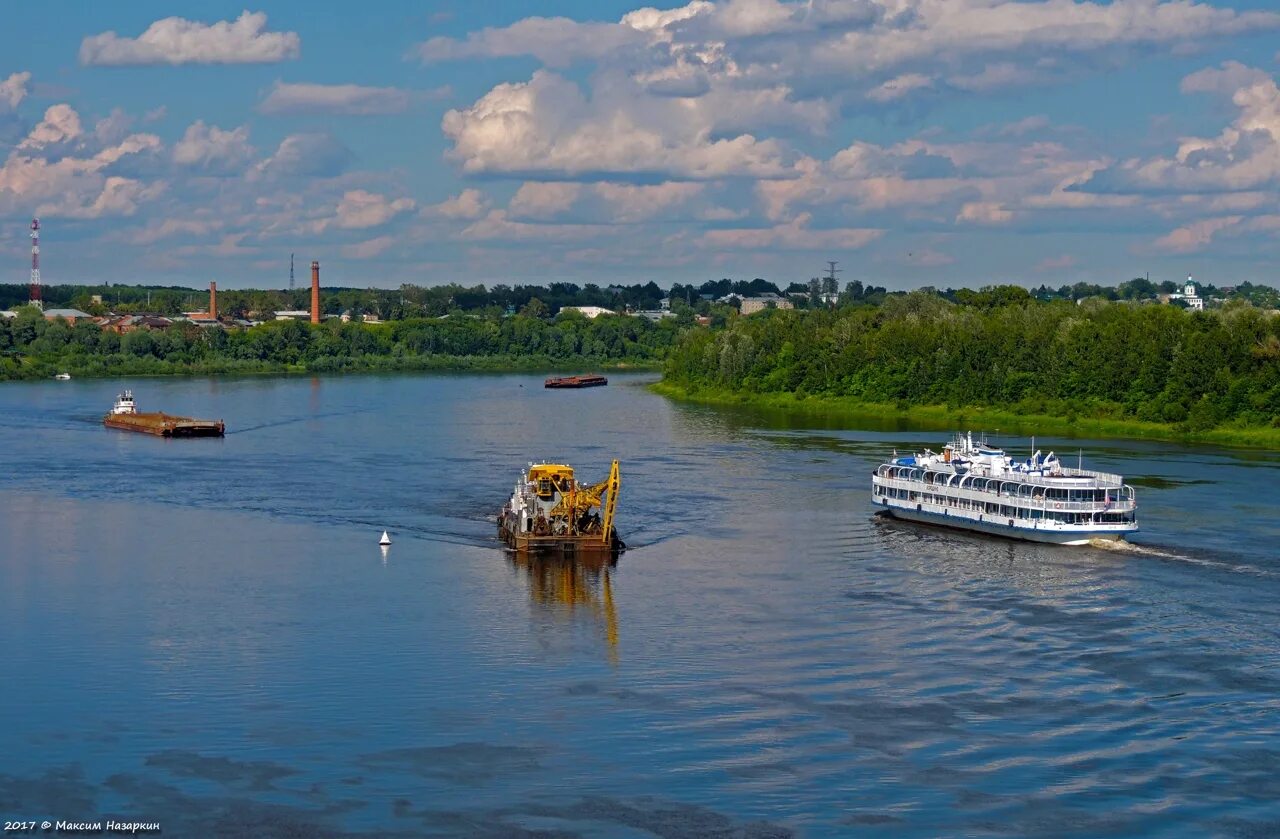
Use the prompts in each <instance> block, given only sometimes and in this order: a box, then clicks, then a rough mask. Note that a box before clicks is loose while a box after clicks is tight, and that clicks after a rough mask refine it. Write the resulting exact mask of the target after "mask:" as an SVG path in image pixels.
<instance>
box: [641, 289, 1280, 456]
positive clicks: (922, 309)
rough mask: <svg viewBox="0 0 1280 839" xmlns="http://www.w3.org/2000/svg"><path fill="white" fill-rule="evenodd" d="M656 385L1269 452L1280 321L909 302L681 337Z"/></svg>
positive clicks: (827, 409) (1070, 306)
mask: <svg viewBox="0 0 1280 839" xmlns="http://www.w3.org/2000/svg"><path fill="white" fill-rule="evenodd" d="M658 390H659V392H663V393H665V394H667V395H670V396H674V397H678V398H685V399H691V400H694V401H700V402H704V403H708V404H719V405H734V404H736V405H741V406H753V407H756V408H772V409H785V410H789V411H804V412H806V413H809V414H811V415H812V414H815V413H825V414H827V415H829V416H831V417H833V418H845V419H848V420H855V419H857V420H862V421H864V422H866V421H868V420H875V421H878V422H880V423H882V424H883V423H886V422H891V423H900V424H906V423H910V424H913V425H916V426H926V427H935V428H939V429H943V428H945V429H948V430H955V429H957V428H959V429H965V428H968V429H972V430H975V431H980V430H987V431H994V430H995V429H997V428H998V429H1000V430H1001V431H1006V432H1008V431H1024V432H1026V433H1028V434H1034V433H1039V434H1053V433H1064V434H1070V435H1074V436H1083V435H1089V436H1097V437H1135V438H1146V439H1163V440H1177V441H1194V442H1205V443H1217V444H1224V445H1234V446H1252V447H1276V446H1280V314H1277V313H1275V312H1273V311H1269V310H1267V309H1263V308H1259V307H1256V306H1253V305H1251V304H1250V303H1248V302H1246V301H1228V302H1226V303H1223V304H1222V305H1219V306H1215V307H1214V308H1210V309H1208V310H1206V311H1190V310H1188V309H1186V308H1180V307H1175V306H1172V305H1159V304H1149V303H1132V302H1124V303H1117V302H1111V301H1107V300H1102V299H1086V300H1082V301H1077V302H1076V303H1070V302H1067V301H1065V300H1063V301H1041V300H1036V299H1034V298H1032V297H1031V296H1030V295H1029V294H1028V293H1027V291H1026V290H1025V289H1021V288H1018V287H1010V286H1001V287H994V288H990V289H984V290H983V291H982V292H977V293H971V294H970V295H968V296H967V298H966V300H965V301H964V302H962V303H961V302H955V301H951V300H948V299H945V298H943V297H942V296H940V295H938V294H936V293H931V292H928V291H916V292H911V293H908V294H904V295H897V296H890V297H888V298H886V299H885V300H884V301H883V302H882V303H880V304H879V305H875V306H872V305H858V304H855V305H849V306H842V307H837V308H831V309H825V310H814V311H808V312H800V311H793V310H785V309H777V310H773V311H765V312H761V313H759V314H756V315H752V316H750V317H739V318H732V319H730V320H729V321H728V323H727V324H726V326H725V327H724V328H723V329H718V330H701V331H692V332H688V333H685V334H684V335H683V336H682V337H681V339H680V341H679V342H677V344H676V345H675V347H673V348H672V350H671V352H670V354H669V355H668V358H667V362H666V365H665V367H664V378H663V384H662V385H661V387H660V388H658Z"/></svg>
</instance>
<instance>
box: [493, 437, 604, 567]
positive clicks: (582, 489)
mask: <svg viewBox="0 0 1280 839" xmlns="http://www.w3.org/2000/svg"><path fill="white" fill-rule="evenodd" d="M621 488H622V473H621V470H620V469H619V468H618V461H616V460H615V461H613V465H612V466H611V467H610V469H609V477H608V478H606V479H605V480H603V481H601V482H600V483H598V484H590V485H587V486H584V485H583V484H580V483H578V481H577V480H576V479H575V478H574V475H573V467H572V466H566V465H565V464H563V463H531V464H529V468H528V469H526V470H525V471H524V472H522V473H521V475H520V480H519V481H517V482H516V487H515V491H514V492H513V493H512V494H511V500H509V501H508V502H507V503H506V506H504V507H503V508H502V512H501V513H500V514H499V515H498V535H499V536H500V537H501V538H502V541H503V542H505V543H506V544H507V545H508V546H509V547H511V548H514V549H515V550H517V551H528V552H531V553H559V554H566V555H577V554H596V553H615V552H618V551H621V550H623V549H624V548H625V547H626V546H625V545H623V543H622V540H621V539H619V538H618V532H617V530H616V529H615V528H614V526H613V517H614V513H615V512H616V510H617V507H618V491H619V490H620V489H621Z"/></svg>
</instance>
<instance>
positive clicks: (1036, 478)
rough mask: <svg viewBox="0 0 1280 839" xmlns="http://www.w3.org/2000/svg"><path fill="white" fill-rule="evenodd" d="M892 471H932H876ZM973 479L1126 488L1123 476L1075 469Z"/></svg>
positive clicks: (882, 470)
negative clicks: (1079, 481) (1071, 481)
mask: <svg viewBox="0 0 1280 839" xmlns="http://www.w3.org/2000/svg"><path fill="white" fill-rule="evenodd" d="M890 469H899V470H904V469H913V470H916V471H919V472H922V473H923V472H927V471H930V470H927V469H925V468H924V467H922V466H895V465H893V464H888V463H886V464H882V465H881V466H879V467H878V468H877V469H876V474H877V475H883V474H884V473H885V472H886V471H889V470H890ZM971 474H972V473H971ZM973 477H977V478H985V479H987V480H992V481H1008V482H1013V483H1018V484H1024V485H1027V486H1043V487H1047V488H1051V489H1052V488H1056V489H1066V488H1068V487H1063V486H1062V485H1061V484H1058V483H1055V481H1057V480H1060V479H1062V478H1088V479H1091V480H1093V481H1094V482H1095V485H1094V486H1091V487H1075V488H1077V489H1121V488H1123V487H1124V486H1125V483H1124V476H1123V475H1113V474H1111V473H1110V472H1094V471H1092V470H1089V469H1074V468H1072V469H1068V468H1065V467H1064V468H1063V469H1062V472H1061V473H1060V474H1058V475H1028V474H1027V473H1025V472H1014V471H1008V472H1002V473H1000V474H998V475H978V474H973Z"/></svg>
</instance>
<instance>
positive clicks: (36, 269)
mask: <svg viewBox="0 0 1280 839" xmlns="http://www.w3.org/2000/svg"><path fill="white" fill-rule="evenodd" d="M31 305H32V306H35V307H36V308H38V309H43V308H44V301H43V300H41V299H40V219H38V218H33V219H32V220H31Z"/></svg>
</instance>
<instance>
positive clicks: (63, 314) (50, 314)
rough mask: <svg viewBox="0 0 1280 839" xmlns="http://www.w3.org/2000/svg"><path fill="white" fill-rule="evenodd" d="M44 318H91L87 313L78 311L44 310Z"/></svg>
mask: <svg viewBox="0 0 1280 839" xmlns="http://www.w3.org/2000/svg"><path fill="white" fill-rule="evenodd" d="M44 316H45V317H47V318H88V317H93V316H92V315H90V314H89V313H88V312H82V311H80V310H79V309H45V310H44Z"/></svg>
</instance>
